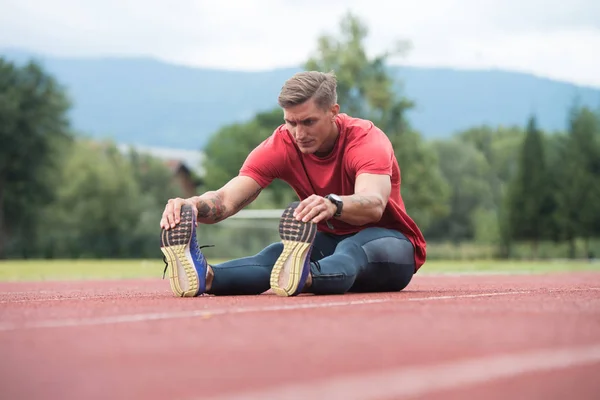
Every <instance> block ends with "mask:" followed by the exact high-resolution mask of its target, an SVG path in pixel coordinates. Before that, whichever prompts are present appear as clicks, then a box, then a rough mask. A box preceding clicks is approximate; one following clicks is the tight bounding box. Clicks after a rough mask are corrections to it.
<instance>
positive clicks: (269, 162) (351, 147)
mask: <svg viewBox="0 0 600 400" xmlns="http://www.w3.org/2000/svg"><path fill="white" fill-rule="evenodd" d="M336 123H337V125H338V128H339V132H340V135H339V137H338V140H337V141H336V144H335V147H334V149H333V151H332V152H331V153H330V154H329V155H328V156H326V157H324V158H320V157H317V156H315V155H313V154H302V153H300V151H299V150H298V148H297V147H296V144H295V142H294V139H293V137H292V136H291V134H290V132H289V131H288V130H287V128H286V127H285V125H281V126H279V127H278V128H277V129H276V130H275V131H274V132H273V134H272V135H271V136H270V137H268V138H267V139H265V140H264V141H263V142H262V143H261V144H260V145H258V146H257V147H256V148H255V149H254V150H253V151H252V152H251V153H250V154H249V155H248V157H247V159H246V161H245V162H244V165H243V166H242V168H241V169H240V175H244V176H249V177H251V178H253V179H254V180H255V181H256V182H258V184H259V185H260V186H262V187H263V188H265V187H267V186H268V185H269V184H270V183H271V182H272V181H273V180H274V179H281V180H282V181H285V182H287V183H288V184H289V185H290V186H291V187H292V188H293V189H294V191H295V192H296V194H297V195H298V197H299V198H300V200H304V199H306V198H307V197H309V196H310V195H312V194H313V189H312V187H314V188H315V190H316V192H317V193H316V194H317V195H319V196H326V195H328V194H330V193H335V194H337V195H340V196H346V195H352V194H354V182H355V180H356V177H357V176H358V175H359V174H361V173H371V174H386V175H390V176H391V181H392V191H391V193H390V197H389V201H388V204H387V206H386V208H385V211H384V213H383V216H382V217H381V220H380V221H378V222H375V223H370V224H367V225H362V226H355V225H350V224H347V223H345V222H343V221H339V220H337V219H335V218H334V219H331V220H330V223H331V225H333V226H334V228H335V230H333V231H332V230H331V229H330V228H329V227H328V226H327V224H326V223H325V222H321V223H319V227H318V229H319V230H320V231H324V232H330V233H334V234H341V235H343V234H348V233H355V232H358V231H360V230H362V229H364V228H367V227H383V228H389V229H395V230H398V231H400V232H402V233H403V234H404V235H405V236H406V237H407V238H408V239H409V240H410V241H411V243H412V244H413V246H414V248H415V265H416V268H415V272H416V270H418V269H419V268H420V267H421V266H422V265H423V264H424V263H425V258H426V243H425V239H424V237H423V234H422V233H421V231H420V230H419V228H418V226H417V225H416V224H415V222H414V221H413V220H412V219H411V218H410V217H409V216H408V214H407V213H406V209H405V207H404V201H403V200H402V195H401V194H400V181H401V177H400V168H399V166H398V161H397V160H396V157H395V155H394V149H393V147H392V144H391V143H390V141H389V139H388V137H387V136H386V135H385V134H384V133H383V132H382V131H381V130H380V129H379V128H377V127H376V126H375V125H374V124H373V123H372V122H370V121H368V120H364V119H359V118H353V117H350V116H348V115H346V114H339V115H338V116H337V118H336ZM300 157H303V161H304V165H305V167H306V171H307V172H308V175H309V176H310V181H309V179H308V178H307V176H306V175H307V174H306V173H305V171H304V168H303V167H302V162H301V161H300ZM311 182H312V186H311Z"/></svg>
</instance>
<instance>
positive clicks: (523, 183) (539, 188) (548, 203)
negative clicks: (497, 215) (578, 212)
mask: <svg viewBox="0 0 600 400" xmlns="http://www.w3.org/2000/svg"><path fill="white" fill-rule="evenodd" d="M548 183H549V176H548V171H547V168H546V158H545V152H544V138H543V136H542V132H541V131H540V130H539V129H538V128H537V123H536V119H535V117H534V116H531V117H530V119H529V121H528V124H527V133H526V135H525V140H524V142H523V147H522V149H521V152H520V156H519V164H518V170H517V174H516V176H515V178H514V180H513V181H512V182H511V186H510V188H509V191H508V204H509V213H508V214H509V229H510V232H511V234H512V237H513V238H514V239H518V240H528V241H531V242H532V245H533V256H534V258H537V256H538V244H539V242H540V240H542V239H543V238H545V237H547V233H548V231H549V228H550V223H549V221H550V219H551V215H552V213H553V208H554V204H553V201H552V197H551V195H552V194H551V193H550V192H549V190H548V189H549V185H548Z"/></svg>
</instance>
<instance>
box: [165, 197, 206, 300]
mask: <svg viewBox="0 0 600 400" xmlns="http://www.w3.org/2000/svg"><path fill="white" fill-rule="evenodd" d="M194 224H195V222H194V213H193V210H192V207H191V206H188V205H184V206H183V207H181V221H180V223H179V224H178V225H177V226H175V228H171V229H169V230H165V229H162V230H161V235H160V240H161V247H160V250H161V251H162V253H163V254H164V255H165V260H166V262H167V264H168V270H169V281H170V284H171V290H172V291H173V294H175V296H177V297H195V296H197V295H198V292H199V289H200V279H199V277H198V272H196V267H195V266H194V262H193V260H192V256H191V254H190V240H191V238H192V232H193V229H194V228H195V226H194Z"/></svg>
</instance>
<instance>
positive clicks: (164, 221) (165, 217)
mask: <svg viewBox="0 0 600 400" xmlns="http://www.w3.org/2000/svg"><path fill="white" fill-rule="evenodd" d="M170 209H171V203H170V200H169V201H168V202H167V204H166V205H165V210H164V211H163V213H162V216H161V219H160V227H161V228H162V229H169V228H170V227H171V226H170V223H169V213H170Z"/></svg>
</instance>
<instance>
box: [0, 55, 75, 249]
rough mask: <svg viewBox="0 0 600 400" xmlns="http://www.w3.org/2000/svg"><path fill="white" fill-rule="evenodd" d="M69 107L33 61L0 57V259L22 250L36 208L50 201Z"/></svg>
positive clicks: (69, 136)
mask: <svg viewBox="0 0 600 400" xmlns="http://www.w3.org/2000/svg"><path fill="white" fill-rule="evenodd" d="M69 107H70V103H69V101H68V99H67V97H66V95H65V93H64V91H63V89H62V88H61V87H60V85H59V84H58V83H57V82H56V80H55V79H54V78H53V77H52V76H50V75H48V74H47V73H46V72H45V71H44V70H43V69H42V68H41V67H40V66H39V65H38V64H36V63H34V62H30V63H28V64H26V65H24V66H22V67H18V66H16V65H15V64H13V63H10V62H8V61H6V60H4V59H3V58H0V143H2V146H0V258H1V257H5V256H6V254H7V252H12V253H15V252H18V251H19V249H21V252H23V251H24V249H25V248H27V247H28V246H30V244H31V242H32V241H33V239H35V238H34V231H35V230H34V226H35V221H36V219H37V216H38V213H39V210H40V208H41V207H42V206H43V205H44V204H48V203H49V202H50V201H51V200H52V196H53V193H54V184H55V182H56V181H55V178H56V173H57V170H58V167H59V162H60V159H61V157H62V155H63V154H64V152H65V151H67V149H68V147H69V143H70V141H71V139H72V138H73V135H72V133H71V132H70V130H69V121H68V118H67V111H68V109H69ZM8 238H10V240H7V239H8ZM7 243H9V244H10V246H9V247H10V248H7V247H6V245H7Z"/></svg>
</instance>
